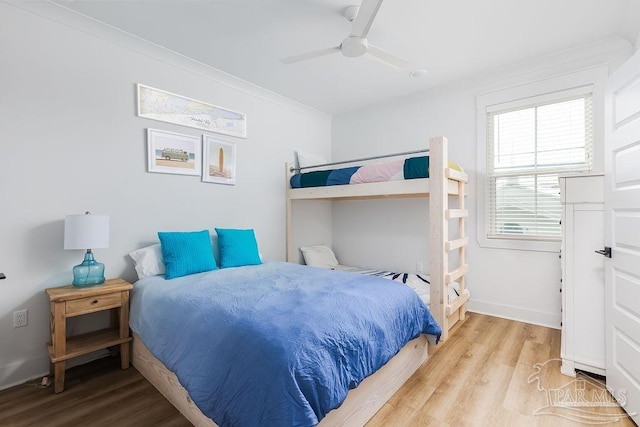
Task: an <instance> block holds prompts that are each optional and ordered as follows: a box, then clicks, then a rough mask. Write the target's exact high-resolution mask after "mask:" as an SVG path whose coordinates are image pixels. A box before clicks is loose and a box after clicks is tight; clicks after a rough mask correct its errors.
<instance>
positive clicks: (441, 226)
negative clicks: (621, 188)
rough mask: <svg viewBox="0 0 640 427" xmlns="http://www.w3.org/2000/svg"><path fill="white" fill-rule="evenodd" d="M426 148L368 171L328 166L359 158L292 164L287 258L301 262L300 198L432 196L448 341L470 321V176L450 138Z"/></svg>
mask: <svg viewBox="0 0 640 427" xmlns="http://www.w3.org/2000/svg"><path fill="white" fill-rule="evenodd" d="M421 152H428V156H427V157H424V156H423V157H419V158H413V157H410V158H407V159H405V160H401V161H397V160H396V161H393V162H391V165H385V164H381V165H375V166H374V167H372V168H367V169H366V170H365V171H364V172H363V169H365V168H366V166H362V167H360V166H356V167H353V166H352V167H347V168H341V169H337V170H335V171H330V170H326V169H325V167H326V166H332V165H338V164H347V163H354V162H358V160H354V161H344V162H335V163H328V164H323V165H318V166H305V167H297V168H296V167H290V166H287V169H286V181H287V261H290V262H297V260H298V257H297V256H296V255H295V253H296V249H297V247H296V245H294V239H293V225H292V224H293V205H294V202H295V201H299V200H318V201H321V200H325V201H343V200H370V199H395V198H428V200H429V203H428V216H429V230H428V231H429V234H428V242H429V248H428V249H429V276H430V279H429V281H430V287H429V290H428V292H429V303H430V310H431V312H432V313H433V316H434V317H435V319H436V321H437V322H438V323H439V325H440V326H441V327H442V340H443V341H445V340H446V339H447V338H448V334H449V330H450V329H451V328H452V327H453V326H454V325H455V324H456V323H457V322H458V321H462V320H464V319H465V317H466V311H467V308H466V304H467V301H468V300H469V291H468V290H467V289H466V274H467V272H468V269H469V266H468V265H467V260H466V259H467V258H466V247H467V245H468V243H469V240H468V237H467V236H466V219H467V217H468V215H469V213H468V210H467V209H466V207H465V197H466V187H467V182H468V176H467V174H466V173H464V172H463V171H462V168H461V167H459V166H458V165H456V164H455V163H452V162H450V161H449V156H448V141H447V138H445V137H442V136H440V137H433V138H430V140H429V147H428V149H426V150H421ZM411 153H415V152H410V153H400V154H392V155H389V156H376V157H370V158H366V159H361V160H364V161H368V160H377V159H380V158H384V157H397V156H398V155H401V156H404V155H407V154H411ZM318 168H321V169H322V170H318ZM303 170H311V171H312V172H310V173H309V176H306V175H307V173H303ZM300 175H302V176H300ZM450 221H456V222H457V235H456V236H455V237H454V238H451V237H450V233H449V232H450V227H449V223H450ZM425 241H427V237H426V236H425ZM450 255H457V257H455V258H457V259H455V262H451V261H450ZM452 258H454V257H452ZM336 264H337V262H336ZM452 287H453V288H456V287H457V292H458V294H457V295H454V297H453V298H451V297H449V295H450V292H451V289H452ZM454 294H455V293H454Z"/></svg>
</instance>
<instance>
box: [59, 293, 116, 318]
mask: <svg viewBox="0 0 640 427" xmlns="http://www.w3.org/2000/svg"><path fill="white" fill-rule="evenodd" d="M65 304H66V306H65V312H66V315H67V316H77V315H80V314H85V313H91V312H94V311H100V310H105V309H107V308H114V307H120V306H121V305H122V293H121V292H112V293H110V294H104V295H97V296H93V297H86V298H78V299H74V300H69V301H67V302H66V303H65Z"/></svg>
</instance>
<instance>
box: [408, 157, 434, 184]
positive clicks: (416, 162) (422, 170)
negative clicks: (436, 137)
mask: <svg viewBox="0 0 640 427" xmlns="http://www.w3.org/2000/svg"><path fill="white" fill-rule="evenodd" d="M403 172H404V179H416V178H429V156H420V157H411V158H408V159H406V160H405V161H404V168H403Z"/></svg>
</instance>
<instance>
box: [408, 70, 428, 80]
mask: <svg viewBox="0 0 640 427" xmlns="http://www.w3.org/2000/svg"><path fill="white" fill-rule="evenodd" d="M427 74H429V71H427V70H426V69H424V68H416V69H415V70H413V71H411V72H410V73H409V76H410V77H413V78H415V79H417V78H420V77H425V76H426V75H427Z"/></svg>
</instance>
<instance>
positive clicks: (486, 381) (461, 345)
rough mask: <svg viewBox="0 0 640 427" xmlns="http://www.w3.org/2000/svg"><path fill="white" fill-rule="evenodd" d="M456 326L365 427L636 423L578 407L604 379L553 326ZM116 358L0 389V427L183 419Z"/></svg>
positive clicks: (595, 395) (493, 321)
mask: <svg viewBox="0 0 640 427" xmlns="http://www.w3.org/2000/svg"><path fill="white" fill-rule="evenodd" d="M456 329H457V330H455V331H454V333H453V334H452V335H451V336H450V338H449V340H448V341H447V342H446V343H444V344H443V345H439V346H438V348H437V350H436V351H434V353H433V355H431V356H430V358H429V360H428V361H427V363H426V364H425V365H423V366H422V367H421V368H420V369H419V370H418V372H416V374H414V375H413V377H411V379H409V381H408V382H407V383H406V384H405V385H404V386H403V387H402V388H401V389H400V390H399V391H398V393H396V394H395V395H394V397H393V398H392V399H391V400H390V401H389V402H387V404H386V405H385V406H384V407H383V408H382V409H381V410H380V411H379V412H378V413H377V414H376V416H375V417H374V418H373V419H372V420H371V421H370V422H369V423H368V424H367V427H380V426H385V427H388V426H426V425H433V426H456V427H457V426H518V427H520V426H581V425H589V424H594V423H593V421H594V420H596V419H600V420H601V421H605V422H606V421H609V420H610V419H609V418H608V417H612V419H613V422H611V423H603V422H600V423H599V424H600V425H603V424H604V425H610V426H634V424H633V422H632V421H630V420H629V419H628V418H626V417H625V416H624V412H623V411H622V410H621V409H620V408H618V407H610V408H605V407H602V406H601V405H600V406H594V407H592V408H586V407H585V406H584V402H591V403H594V402H596V401H597V399H602V398H603V396H605V395H604V394H603V393H602V389H603V386H602V385H601V384H600V383H597V382H595V381H594V380H592V379H591V378H590V377H587V376H579V377H578V381H576V380H575V379H573V378H570V377H566V376H563V375H561V374H560V370H559V362H558V361H557V359H558V358H559V355H560V331H558V330H555V329H549V328H544V327H541V326H534V325H529V324H526V323H520V322H515V321H510V320H505V319H499V318H495V317H490V316H484V315H479V314H474V313H471V314H470V315H469V317H468V319H467V320H466V321H465V322H464V323H462V325H461V326H459V327H457V328H456ZM554 359H556V360H554ZM547 361H550V362H548V363H546V364H544V363H545V362H547ZM536 364H540V365H539V366H538V367H539V369H536V366H535V365H536ZM543 364H544V365H543ZM119 365H120V363H119V359H118V358H113V359H103V360H100V361H96V362H92V363H90V364H87V365H84V366H79V367H76V368H72V369H71V370H69V371H68V373H67V381H66V383H65V391H64V392H63V393H61V394H58V395H56V394H54V393H53V390H52V389H51V388H47V389H39V388H37V387H36V386H35V385H34V384H26V385H22V386H18V387H14V388H11V389H8V390H4V391H2V392H0V426H12V427H13V426H15V427H22V426H46V427H58V426H60V427H63V426H64V427H67V426H83V427H84V426H98V427H100V426H109V427H115V426H117V427H124V426H136V427H137V426H140V427H145V426H176V427H177V426H189V425H190V424H189V422H188V421H187V420H186V419H185V418H184V417H182V415H180V414H179V413H178V412H177V411H176V410H175V409H174V408H173V406H171V404H170V403H168V402H167V401H166V400H165V399H164V398H163V397H162V395H161V394H160V393H159V392H157V391H156V390H155V389H154V388H153V386H151V385H150V384H149V383H148V382H147V381H146V380H145V379H144V378H143V377H142V376H141V375H140V374H139V373H138V372H137V371H136V370H135V368H133V367H132V368H129V369H128V370H126V371H123V370H121V369H120V367H119ZM536 374H537V375H536ZM606 396H608V395H606ZM580 397H582V401H583V404H581V405H582V406H581V407H578V408H575V407H574V408H569V403H570V402H580V400H579V398H580ZM549 402H551V403H554V402H555V403H562V404H561V405H559V404H557V405H555V406H553V405H549ZM585 410H586V411H588V412H584V411H585ZM580 416H582V417H583V418H582V422H579V421H572V420H571V419H569V418H574V419H576V417H580ZM616 417H617V418H619V419H618V420H617V421H615V418H616ZM577 419H579V418H577Z"/></svg>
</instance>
